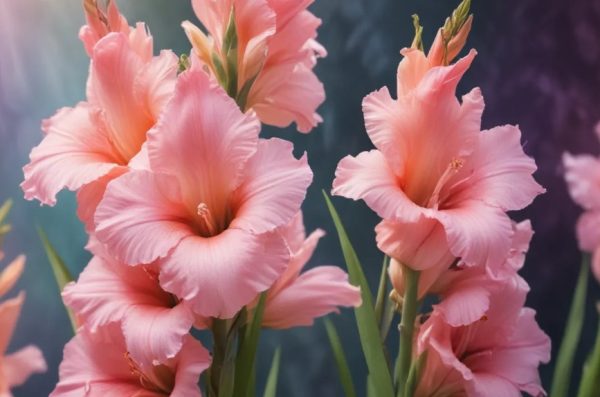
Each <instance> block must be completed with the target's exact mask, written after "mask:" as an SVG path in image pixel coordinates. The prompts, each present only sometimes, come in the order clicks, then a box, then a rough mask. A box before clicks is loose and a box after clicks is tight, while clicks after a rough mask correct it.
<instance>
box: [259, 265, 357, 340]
mask: <svg viewBox="0 0 600 397" xmlns="http://www.w3.org/2000/svg"><path fill="white" fill-rule="evenodd" d="M361 303H362V299H361V295H360V288H358V287H355V286H353V285H351V284H350V282H349V281H348V274H346V272H344V271H343V270H342V269H340V268H339V267H335V266H318V267H316V268H314V269H311V270H309V271H307V272H305V273H303V274H301V275H300V276H299V277H298V278H297V279H296V280H294V282H293V283H292V284H290V285H288V286H287V287H286V288H284V289H283V290H281V291H280V292H279V293H277V294H276V295H275V296H273V297H270V298H269V300H268V301H267V304H266V306H265V312H264V317H263V327H270V328H279V329H282V328H291V327H302V326H310V325H312V324H313V322H314V319H315V318H318V317H322V316H324V315H327V314H329V313H338V312H339V309H338V307H340V306H345V307H357V306H360V304H361Z"/></svg>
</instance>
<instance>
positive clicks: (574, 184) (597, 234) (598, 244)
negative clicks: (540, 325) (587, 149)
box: [563, 124, 600, 281]
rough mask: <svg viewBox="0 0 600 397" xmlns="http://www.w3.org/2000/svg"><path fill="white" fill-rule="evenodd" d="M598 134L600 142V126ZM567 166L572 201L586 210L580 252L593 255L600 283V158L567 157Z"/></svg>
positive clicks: (581, 219)
mask: <svg viewBox="0 0 600 397" xmlns="http://www.w3.org/2000/svg"><path fill="white" fill-rule="evenodd" d="M596 134H597V135H598V137H599V138H600V124H598V125H597V126H596ZM563 163H564V166H565V171H566V172H565V180H566V181H567V185H568V187H569V193H570V194H571V198H572V199H573V200H574V201H575V202H576V203H577V204H579V205H580V206H581V207H583V209H584V210H585V212H584V213H583V214H582V215H581V216H580V217H579V220H578V221H577V240H578V242H579V248H580V249H581V250H582V251H585V252H590V253H592V271H593V273H594V276H595V277H596V279H597V280H599V281H600V158H598V157H593V156H591V155H585V154H584V155H578V156H573V155H571V154H569V153H565V154H564V155H563Z"/></svg>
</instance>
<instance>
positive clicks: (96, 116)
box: [21, 2, 178, 230]
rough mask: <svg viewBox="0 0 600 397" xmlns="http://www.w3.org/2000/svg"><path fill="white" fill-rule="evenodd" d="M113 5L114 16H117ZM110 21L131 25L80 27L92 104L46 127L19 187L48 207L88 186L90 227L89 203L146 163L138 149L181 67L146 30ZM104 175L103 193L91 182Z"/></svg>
mask: <svg viewBox="0 0 600 397" xmlns="http://www.w3.org/2000/svg"><path fill="white" fill-rule="evenodd" d="M110 4H111V5H110V6H109V15H113V14H114V13H117V11H116V8H114V7H115V6H114V2H111V3H110ZM111 18H112V19H116V20H120V21H121V23H123V24H124V25H123V26H125V27H126V28H125V27H122V28H121V29H120V30H121V31H120V32H112V33H108V32H102V34H100V33H98V32H97V31H96V30H95V29H94V28H93V26H90V25H88V26H86V27H84V28H83V29H82V37H83V38H84V41H85V43H86V46H87V47H89V49H90V55H91V57H92V59H91V67H90V76H89V79H88V84H87V101H86V102H81V103H79V104H78V105H77V106H76V107H74V108H63V109H61V110H59V111H58V112H57V113H56V114H55V115H54V116H53V117H51V118H50V119H48V120H45V121H44V122H43V124H42V129H43V130H44V133H45V135H44V138H43V140H42V142H41V143H40V144H39V145H38V146H37V147H36V148H34V149H33V150H32V152H31V155H30V158H31V162H30V163H29V164H27V165H26V166H25V167H24V169H23V171H24V174H25V180H24V182H23V183H22V185H21V187H22V188H23V191H24V192H25V198H26V199H28V200H31V199H37V200H40V201H41V202H42V203H43V204H48V205H54V204H55V203H56V194H57V193H58V192H59V191H60V190H61V189H63V188H65V187H66V188H68V189H69V190H79V189H81V188H83V190H84V191H83V192H82V194H84V195H86V196H88V197H87V198H86V200H85V202H84V203H80V207H81V208H80V215H81V216H83V220H84V221H86V223H87V227H88V230H89V229H92V228H93V225H92V224H91V215H92V214H93V212H94V208H93V205H92V206H90V203H93V202H97V201H99V199H100V197H101V196H102V193H103V188H102V186H103V185H105V184H106V183H108V181H109V180H110V178H114V177H115V176H117V175H119V174H121V173H123V172H125V171H126V170H127V168H128V166H131V165H132V164H136V163H137V164H138V165H140V164H141V165H143V164H144V158H143V156H144V155H143V154H141V155H140V150H141V149H142V145H143V144H144V142H145V141H146V133H147V131H148V130H149V129H150V128H152V127H153V126H154V124H155V122H156V120H157V118H158V114H159V112H160V110H161V109H162V107H163V105H164V104H165V103H166V101H167V100H168V99H169V97H170V96H171V93H172V91H173V87H174V84H175V80H176V76H177V67H178V64H177V57H176V56H175V55H174V54H173V53H172V52H171V51H163V52H162V53H161V54H160V56H157V57H153V56H152V51H153V49H152V38H151V37H150V36H149V35H148V33H147V31H146V29H145V26H144V25H138V27H137V28H136V29H134V30H131V31H129V28H128V27H127V25H126V23H125V22H123V21H124V20H123V18H122V17H121V16H119V15H117V16H114V15H113V16H112V17H111ZM88 19H90V17H89V15H88ZM96 22H97V21H96ZM98 23H99V22H98ZM101 26H102V24H101ZM85 32H87V33H85ZM103 178H104V181H103V182H101V184H100V187H101V188H99V187H98V186H94V184H92V182H96V181H99V180H102V179H103ZM86 189H87V190H88V192H87V193H86V192H85V190H86ZM91 195H95V198H94V197H89V196H91ZM86 206H87V207H86ZM90 207H91V208H90Z"/></svg>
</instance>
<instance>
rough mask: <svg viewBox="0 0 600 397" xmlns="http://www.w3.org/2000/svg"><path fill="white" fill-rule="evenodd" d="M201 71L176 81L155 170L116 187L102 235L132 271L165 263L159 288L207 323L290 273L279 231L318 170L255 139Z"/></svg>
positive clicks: (249, 124) (154, 133)
mask: <svg viewBox="0 0 600 397" xmlns="http://www.w3.org/2000/svg"><path fill="white" fill-rule="evenodd" d="M259 132H260V122H259V121H258V120H257V118H256V116H255V115H254V114H253V113H252V112H249V113H247V114H243V113H242V112H241V111H240V109H239V108H238V106H237V105H236V103H235V102H234V101H233V100H232V99H231V98H230V97H228V96H227V94H226V93H225V92H224V91H223V89H222V88H221V87H220V86H218V85H216V83H214V82H213V81H211V79H210V78H209V76H208V75H207V74H206V73H204V71H202V70H201V69H200V68H199V67H193V68H192V69H191V70H188V71H187V72H184V73H182V74H181V75H180V76H179V79H178V82H177V86H176V88H175V93H174V96H173V99H172V100H171V101H170V102H169V104H168V105H167V106H166V108H165V111H164V112H163V113H162V115H161V118H160V120H159V121H158V123H157V125H156V127H155V128H154V129H152V130H151V131H150V132H149V133H148V142H147V145H148V159H149V165H150V168H151V170H131V171H130V172H128V173H127V174H124V175H122V176H120V177H119V178H117V179H115V180H114V181H112V182H111V183H110V184H109V185H108V187H107V190H106V193H105V195H104V198H103V199H102V201H101V203H100V205H99V206H98V210H97V212H96V218H95V219H96V225H97V227H96V233H97V237H98V239H99V240H100V241H101V242H103V243H105V244H106V245H107V246H108V248H109V251H110V252H111V253H114V254H115V255H116V257H117V259H118V260H120V261H122V262H125V263H126V264H129V265H137V264H146V263H152V262H154V261H156V260H160V274H159V280H160V284H161V286H162V287H163V288H164V289H165V290H166V291H168V292H171V293H173V294H174V295H176V296H177V297H178V298H179V299H182V300H184V301H186V302H189V304H190V305H191V307H192V308H193V310H194V312H195V313H196V314H198V315H201V316H204V317H221V318H229V317H232V316H233V315H234V314H235V313H236V312H237V311H238V310H240V309H241V308H242V307H243V306H245V305H247V304H248V303H250V302H251V301H252V300H253V299H254V298H255V297H256V295H257V294H258V293H260V292H262V291H264V290H266V289H268V288H269V287H270V286H271V285H272V284H273V282H275V280H277V278H278V277H279V276H280V275H281V274H282V273H283V271H284V270H285V268H286V265H287V263H288V261H289V252H288V248H287V245H286V243H285V241H284V239H283V238H282V237H281V235H280V234H279V232H278V230H277V229H278V228H279V227H281V226H283V225H286V224H288V223H289V222H290V221H291V219H292V218H293V217H294V215H295V214H296V213H297V212H298V210H299V209H300V205H301V203H302V201H303V200H304V196H305V194H306V189H307V188H308V186H309V185H310V183H311V181H312V172H311V170H310V168H309V166H308V163H307V160H306V156H304V157H302V158H301V159H300V160H297V159H295V158H294V156H293V154H292V145H291V144H290V143H289V142H286V141H283V140H279V139H269V140H263V139H260V140H259V138H258V135H259Z"/></svg>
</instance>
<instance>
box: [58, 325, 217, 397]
mask: <svg viewBox="0 0 600 397" xmlns="http://www.w3.org/2000/svg"><path fill="white" fill-rule="evenodd" d="M210 362H211V359H210V354H209V352H208V351H207V350H206V349H205V348H204V347H202V345H201V344H200V343H199V342H198V341H196V340H195V339H194V338H192V336H187V337H186V338H185V339H184V342H183V347H182V349H181V352H180V353H179V354H178V355H177V356H175V357H174V358H172V359H170V360H168V361H167V362H166V363H164V364H157V365H153V366H150V367H144V368H143V367H141V366H140V365H139V364H138V363H137V362H136V361H135V360H134V359H133V358H132V356H131V355H130V354H129V353H128V351H127V347H126V346H125V340H124V338H123V335H122V334H121V329H120V328H119V327H118V326H116V325H110V326H107V327H103V328H102V329H101V330H100V331H99V332H98V333H95V334H92V333H89V332H86V331H85V330H80V331H79V332H78V333H77V335H75V337H74V338H73V339H71V341H70V342H69V343H67V345H66V346H65V349H64V357H63V361H62V363H61V364H60V368H59V382H58V384H57V385H56V388H55V389H54V391H52V393H50V396H51V397H81V396H86V397H105V396H144V397H146V396H147V397H155V396H156V397H159V396H172V397H188V396H190V397H194V396H198V397H199V396H201V395H202V394H201V392H200V388H199V387H198V378H199V376H200V374H201V373H202V372H204V370H206V369H207V368H208V367H209V365H210Z"/></svg>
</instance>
